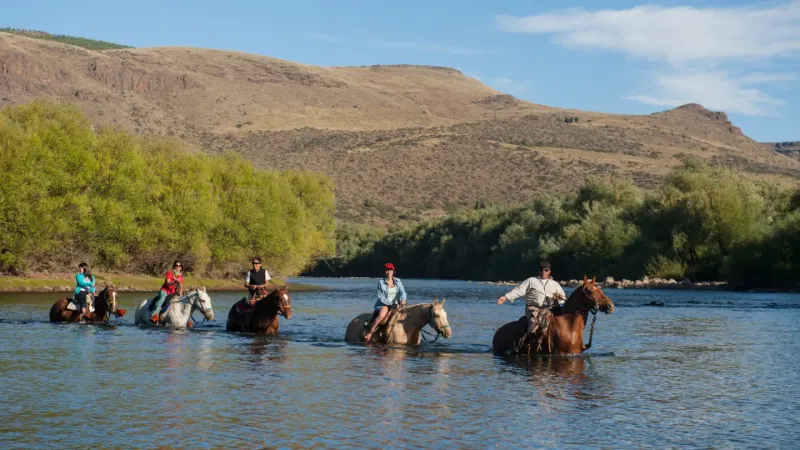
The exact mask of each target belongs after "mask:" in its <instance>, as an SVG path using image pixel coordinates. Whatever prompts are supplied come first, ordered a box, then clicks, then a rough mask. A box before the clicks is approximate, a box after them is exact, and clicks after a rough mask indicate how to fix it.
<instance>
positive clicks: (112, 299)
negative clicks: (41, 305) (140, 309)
mask: <svg viewBox="0 0 800 450" xmlns="http://www.w3.org/2000/svg"><path fill="white" fill-rule="evenodd" d="M71 301H72V299H71V298H62V299H60V300H58V301H57V302H55V303H54V304H53V307H52V308H50V322H78V321H79V320H80V317H81V311H80V307H78V306H77V305H75V306H76V309H75V310H71V309H68V307H67V306H68V305H69V303H70V302H71ZM93 305H94V312H91V313H89V314H87V317H85V319H86V322H89V323H106V322H108V319H110V317H111V314H114V315H115V316H117V317H122V316H124V315H125V310H124V309H120V308H117V288H116V287H114V286H113V285H111V286H108V285H106V287H105V289H103V290H102V291H100V293H99V294H97V295H95V296H94V302H93Z"/></svg>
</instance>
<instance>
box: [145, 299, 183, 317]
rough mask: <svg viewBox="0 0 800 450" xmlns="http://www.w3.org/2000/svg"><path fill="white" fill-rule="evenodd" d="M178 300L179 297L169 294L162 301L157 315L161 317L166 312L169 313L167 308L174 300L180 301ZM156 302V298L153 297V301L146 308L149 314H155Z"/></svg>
mask: <svg viewBox="0 0 800 450" xmlns="http://www.w3.org/2000/svg"><path fill="white" fill-rule="evenodd" d="M180 298H181V297H180V295H178V294H170V295H168V296H167V298H166V300H164V304H163V305H161V311H159V312H158V314H159V315H161V316H163V315H165V314H166V313H167V311H169V307H170V306H171V305H172V303H173V302H174V301H175V300H176V299H180ZM156 300H158V296H155V297H153V301H152V302H151V303H150V306H148V311H150V314H155V309H156Z"/></svg>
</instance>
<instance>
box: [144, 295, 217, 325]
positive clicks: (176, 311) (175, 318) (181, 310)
mask: <svg viewBox="0 0 800 450" xmlns="http://www.w3.org/2000/svg"><path fill="white" fill-rule="evenodd" d="M175 297H176V296H173V297H170V298H167V301H166V302H165V303H168V304H170V307H169V309H168V310H167V313H166V316H165V317H164V319H163V320H162V321H160V322H159V323H158V324H153V323H152V322H150V316H151V314H152V313H151V312H150V306H151V305H152V304H153V302H154V301H155V299H154V298H149V299H146V300H142V303H140V304H139V307H138V308H136V316H135V317H136V319H135V323H136V325H145V326H151V327H158V326H161V327H166V328H171V329H174V330H179V329H183V328H186V327H191V326H192V325H191V324H190V323H189V319H191V317H192V313H193V312H194V311H195V310H199V311H200V312H201V313H202V314H203V316H205V318H206V319H207V320H214V308H212V307H211V297H209V296H208V293H207V292H206V288H204V287H203V288H197V289H195V290H193V291H189V292H188V293H187V294H186V295H184V296H183V297H179V298H177V299H176V298H175Z"/></svg>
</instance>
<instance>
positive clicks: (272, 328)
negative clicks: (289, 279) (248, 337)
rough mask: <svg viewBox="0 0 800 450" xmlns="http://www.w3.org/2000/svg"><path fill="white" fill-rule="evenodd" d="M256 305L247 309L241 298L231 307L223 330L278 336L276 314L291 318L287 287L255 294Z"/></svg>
mask: <svg viewBox="0 0 800 450" xmlns="http://www.w3.org/2000/svg"><path fill="white" fill-rule="evenodd" d="M255 295H256V299H258V300H257V301H256V304H255V305H253V307H252V308H250V309H249V311H248V309H247V298H242V299H241V300H239V301H238V302H236V303H234V305H233V306H231V310H230V312H229V313H228V322H227V323H226V324H225V329H226V330H228V331H246V332H250V333H260V334H278V328H280V326H281V324H280V321H279V320H278V314H280V315H282V316H283V317H285V318H286V319H291V318H292V300H291V298H289V287H288V286H286V285H284V286H281V287H277V288H275V289H274V290H273V291H272V292H270V293H269V294H267V293H266V290H265V289H263V288H262V289H258V290H257V291H256V293H255Z"/></svg>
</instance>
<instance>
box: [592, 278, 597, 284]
mask: <svg viewBox="0 0 800 450" xmlns="http://www.w3.org/2000/svg"><path fill="white" fill-rule="evenodd" d="M596 278H597V276H593V277H592V284H594V282H595V279H596Z"/></svg>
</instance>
